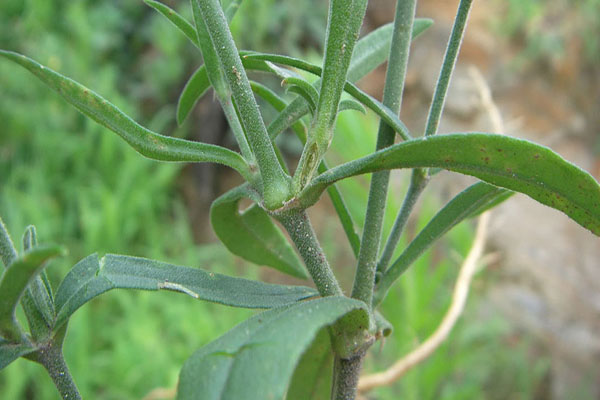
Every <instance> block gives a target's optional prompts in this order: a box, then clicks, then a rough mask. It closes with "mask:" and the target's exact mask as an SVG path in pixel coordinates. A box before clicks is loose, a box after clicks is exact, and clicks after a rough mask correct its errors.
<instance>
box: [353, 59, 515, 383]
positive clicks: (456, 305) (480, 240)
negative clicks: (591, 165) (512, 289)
mask: <svg viewBox="0 0 600 400" xmlns="http://www.w3.org/2000/svg"><path fill="white" fill-rule="evenodd" d="M469 74H470V76H471V78H472V79H473V82H474V83H475V85H476V86H477V88H478V89H479V95H480V98H481V107H482V108H483V109H484V110H485V111H486V112H487V114H488V117H489V118H490V122H491V124H492V129H493V130H494V131H496V132H497V133H503V132H504V123H503V121H502V116H501V114H500V111H499V110H498V107H497V106H496V104H495V103H494V100H493V98H492V94H491V90H490V87H489V86H488V85H487V83H486V81H485V79H484V78H483V76H482V75H481V72H479V70H478V69H477V68H475V67H470V68H469ZM489 219H490V212H489V211H486V212H485V213H483V214H481V216H480V217H479V221H478V223H477V230H476V233H475V239H474V241H473V244H472V246H471V249H470V250H469V254H468V255H467V258H466V259H465V261H464V262H463V264H462V266H461V268H460V272H459V274H458V278H457V280H456V286H455V287H454V292H453V294H452V303H451V304H450V308H449V309H448V311H447V312H446V315H444V319H443V320H442V322H441V324H440V325H439V326H438V328H437V329H436V330H435V332H434V333H433V334H432V335H431V336H430V337H429V338H428V339H427V340H426V341H425V342H423V343H422V344H421V345H420V346H419V347H417V348H416V349H415V350H413V351H412V352H410V353H409V354H407V355H406V356H404V357H403V358H401V359H400V360H398V361H397V362H396V363H395V364H394V365H392V366H391V367H390V368H389V369H387V370H386V371H384V372H380V373H376V374H372V375H367V376H363V377H361V378H360V381H359V383H358V391H359V392H361V393H364V392H367V391H369V390H372V389H374V388H376V387H380V386H387V385H389V384H391V383H392V382H394V381H396V380H398V379H400V378H401V377H402V376H403V375H404V374H406V372H408V371H409V370H410V369H411V368H413V367H414V366H416V365H418V364H419V363H421V362H422V361H423V360H425V359H426V358H427V357H429V356H430V355H431V354H432V353H433V352H434V351H435V350H436V349H437V348H438V347H439V346H440V345H441V344H442V343H443V342H444V340H446V338H447V337H448V335H449V334H450V331H451V330H452V328H453V327H454V325H455V324H456V322H457V321H458V317H460V315H461V314H462V312H463V310H464V307H465V303H466V301H467V295H468V294H469V286H470V285H471V281H472V279H473V276H474V275H475V272H476V271H477V261H478V260H479V259H480V258H481V254H482V252H483V248H484V246H485V239H486V236H487V227H488V224H489Z"/></svg>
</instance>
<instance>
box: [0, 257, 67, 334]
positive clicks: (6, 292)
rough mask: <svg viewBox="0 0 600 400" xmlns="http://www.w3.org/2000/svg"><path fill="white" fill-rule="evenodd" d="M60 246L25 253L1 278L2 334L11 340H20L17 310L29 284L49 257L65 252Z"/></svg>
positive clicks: (0, 314)
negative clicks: (16, 316)
mask: <svg viewBox="0 0 600 400" xmlns="http://www.w3.org/2000/svg"><path fill="white" fill-rule="evenodd" d="M64 252H65V250H64V249H63V248H62V247H59V246H44V247H42V246H38V247H36V248H35V249H33V250H30V251H27V252H25V253H23V255H22V256H21V257H19V258H17V259H16V260H15V261H13V263H12V264H11V267H10V268H8V269H7V270H6V271H4V274H3V275H2V279H1V280H0V334H2V336H4V338H6V339H9V340H18V339H19V335H20V328H19V326H18V323H17V320H16V318H15V310H16V308H17V304H19V300H20V299H21V296H22V295H23V292H24V291H25V288H26V287H27V284H28V283H29V282H30V281H31V280H32V279H33V278H34V277H35V276H36V275H37V274H38V273H39V272H40V271H41V269H42V268H43V267H44V264H45V263H46V261H48V260H49V259H51V258H53V257H56V256H59V255H62V254H64Z"/></svg>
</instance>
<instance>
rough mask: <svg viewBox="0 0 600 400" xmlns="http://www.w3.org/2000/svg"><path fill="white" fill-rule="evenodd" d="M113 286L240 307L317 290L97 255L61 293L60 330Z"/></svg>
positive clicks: (72, 274)
mask: <svg viewBox="0 0 600 400" xmlns="http://www.w3.org/2000/svg"><path fill="white" fill-rule="evenodd" d="M112 289H141V290H171V291H175V292H180V293H183V294H187V295H189V296H191V297H193V298H195V299H199V300H206V301H211V302H215V303H220V304H225V305H229V306H234V307H245V308H270V307H279V306H283V305H286V304H290V303H294V302H297V301H299V300H303V299H306V298H309V297H313V296H315V295H316V291H315V290H314V289H311V288H308V287H303V286H287V285H275V284H269V283H263V282H258V281H252V280H248V279H242V278H234V277H229V276H226V275H221V274H217V273H213V272H207V271H204V270H201V269H198V268H189V267H182V266H177V265H171V264H167V263H163V262H160V261H154V260H148V259H146V258H139V257H130V256H120V255H114V254H107V255H106V256H104V257H102V259H98V256H97V255H96V254H92V255H90V256H88V257H86V258H84V259H83V260H81V261H80V262H78V263H77V264H76V265H75V266H74V267H73V269H71V271H70V272H69V274H68V275H67V276H66V277H65V279H64V280H63V282H62V283H61V284H60V287H59V288H58V291H57V292H56V297H55V305H56V310H57V318H56V322H55V325H54V329H55V330H56V329H58V328H60V327H61V325H62V324H64V323H65V322H66V321H67V319H68V318H69V317H70V316H71V314H73V313H74V312H75V311H76V310H77V309H78V308H79V307H81V306H82V305H83V304H85V303H87V302H88V301H90V300H91V299H93V298H94V297H96V296H98V295H100V294H102V293H104V292H107V291H109V290H112Z"/></svg>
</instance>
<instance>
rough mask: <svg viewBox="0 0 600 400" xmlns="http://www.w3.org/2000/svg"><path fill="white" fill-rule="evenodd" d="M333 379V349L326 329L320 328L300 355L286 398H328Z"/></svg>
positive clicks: (297, 399)
mask: <svg viewBox="0 0 600 400" xmlns="http://www.w3.org/2000/svg"><path fill="white" fill-rule="evenodd" d="M332 379H333V351H332V349H331V340H330V338H329V331H328V329H321V330H320V331H319V333H317V336H316V337H315V339H314V340H313V342H312V344H311V345H310V347H309V348H308V350H306V352H305V353H304V354H303V355H302V358H301V359H300V362H299V363H298V366H297V367H296V370H295V371H294V375H293V376H292V380H291V382H290V387H289V389H288V391H287V396H286V400H310V399H313V400H319V399H328V398H329V396H330V393H331V383H332Z"/></svg>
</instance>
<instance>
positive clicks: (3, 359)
mask: <svg viewBox="0 0 600 400" xmlns="http://www.w3.org/2000/svg"><path fill="white" fill-rule="evenodd" d="M33 351H35V349H34V348H33V347H30V346H28V345H25V344H21V343H12V342H9V341H7V340H4V339H1V338H0V370H2V369H3V368H4V367H6V366H7V365H8V364H10V363H11V362H13V361H15V360H16V359H17V358H19V357H21V356H24V355H27V354H29V353H31V352H33Z"/></svg>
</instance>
